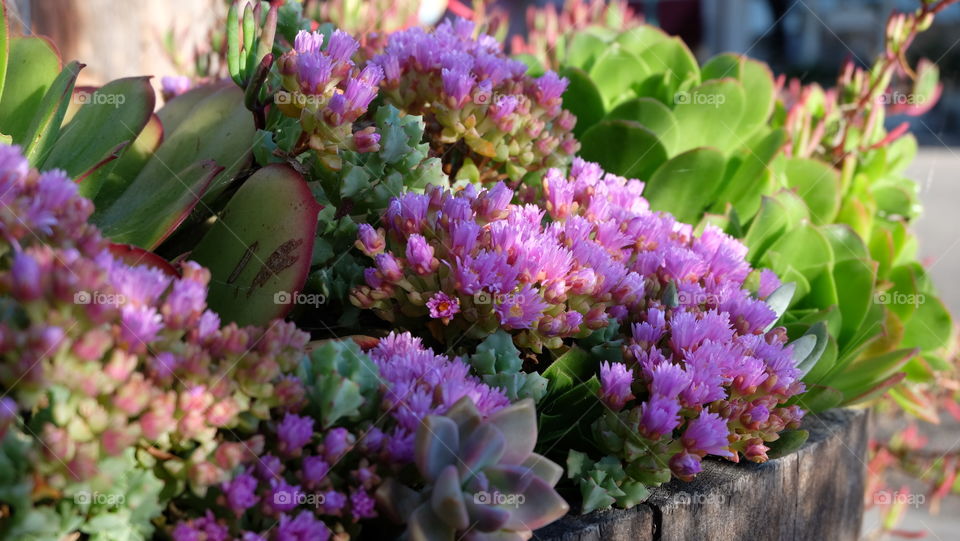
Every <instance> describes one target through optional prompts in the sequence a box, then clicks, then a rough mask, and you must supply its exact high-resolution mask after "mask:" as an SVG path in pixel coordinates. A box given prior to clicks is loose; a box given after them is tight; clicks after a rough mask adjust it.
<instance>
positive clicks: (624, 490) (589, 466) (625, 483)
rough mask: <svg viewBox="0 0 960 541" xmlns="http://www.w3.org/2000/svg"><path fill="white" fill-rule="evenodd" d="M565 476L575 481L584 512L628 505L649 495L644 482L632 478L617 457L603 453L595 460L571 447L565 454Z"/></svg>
mask: <svg viewBox="0 0 960 541" xmlns="http://www.w3.org/2000/svg"><path fill="white" fill-rule="evenodd" d="M567 477H568V478H570V479H573V480H575V481H576V482H577V484H578V487H579V489H580V496H581V498H582V499H583V503H582V506H583V508H582V510H581V512H583V513H589V512H591V511H596V510H598V509H609V508H610V507H612V506H613V505H614V504H616V505H617V507H621V508H624V509H629V508H631V507H633V506H635V505H637V504H639V503H643V502H644V501H645V500H646V499H647V498H648V497H649V496H650V491H649V490H647V487H646V485H645V483H643V482H641V481H637V480H635V479H633V478H632V477H631V476H630V475H629V474H628V473H627V472H626V471H625V470H624V469H623V464H622V463H621V462H620V459H619V458H617V457H614V456H605V457H603V458H601V459H600V460H598V461H596V462H594V461H593V460H590V457H588V456H587V455H586V454H584V453H581V452H579V451H575V450H573V449H571V450H570V454H569V455H568V456H567Z"/></svg>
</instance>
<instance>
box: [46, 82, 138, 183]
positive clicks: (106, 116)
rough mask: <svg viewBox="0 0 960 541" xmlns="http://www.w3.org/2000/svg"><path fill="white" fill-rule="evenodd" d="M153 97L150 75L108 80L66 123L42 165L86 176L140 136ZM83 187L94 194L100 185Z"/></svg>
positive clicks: (69, 174)
mask: <svg viewBox="0 0 960 541" xmlns="http://www.w3.org/2000/svg"><path fill="white" fill-rule="evenodd" d="M154 101H155V93H154V90H153V87H151V86H150V80H149V77H130V78H126V79H118V80H116V81H112V82H110V83H107V84H106V85H104V86H103V87H102V88H100V89H98V90H96V91H95V92H93V94H92V95H90V97H89V98H88V99H87V100H86V103H84V104H83V105H82V106H81V107H80V108H79V110H78V111H77V113H76V115H75V116H74V117H73V119H71V120H70V122H68V123H67V124H66V125H64V127H63V128H62V130H61V133H60V137H59V138H58V139H57V141H56V143H55V144H54V146H53V149H52V150H51V152H50V154H49V155H48V156H47V159H46V160H45V161H44V163H43V167H44V168H46V169H51V168H59V169H63V170H64V171H66V172H67V175H68V176H70V177H79V176H83V175H84V174H85V173H87V172H88V171H89V170H90V169H91V168H93V167H94V166H96V165H97V163H99V162H100V161H101V160H103V158H104V157H105V156H106V155H107V154H108V153H110V152H112V151H113V149H115V148H116V147H117V146H118V145H121V144H124V143H127V144H129V143H131V142H132V141H133V140H134V139H136V138H137V136H138V135H139V134H140V131H141V130H142V129H143V128H144V126H146V124H147V122H148V121H149V120H150V116H151V115H152V114H153V107H154ZM101 178H102V177H101ZM81 184H83V183H81ZM83 191H84V192H85V194H95V193H96V191H97V187H85V189H84V190H83Z"/></svg>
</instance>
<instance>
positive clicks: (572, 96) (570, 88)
mask: <svg viewBox="0 0 960 541" xmlns="http://www.w3.org/2000/svg"><path fill="white" fill-rule="evenodd" d="M560 75H561V76H563V77H566V78H567V79H568V80H569V81H570V84H569V85H567V90H566V91H565V92H564V93H563V108H564V109H566V110H568V111H570V112H571V113H573V115H574V116H575V117H577V125H576V126H574V128H573V135H574V136H576V137H577V138H580V137H581V136H582V135H583V134H584V132H586V131H587V129H588V128H590V127H591V126H593V125H594V124H596V123H597V122H600V120H601V119H602V118H603V115H604V114H605V113H606V109H605V108H604V104H603V96H601V95H600V90H599V89H598V88H597V85H596V84H595V83H594V82H593V80H592V79H591V78H590V76H589V75H587V72H585V71H583V70H582V69H580V68H577V67H573V66H568V67H565V68H563V69H562V70H560Z"/></svg>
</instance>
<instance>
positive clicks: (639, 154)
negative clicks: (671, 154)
mask: <svg viewBox="0 0 960 541" xmlns="http://www.w3.org/2000/svg"><path fill="white" fill-rule="evenodd" d="M581 145H582V146H581V151H580V155H581V156H583V159H585V160H587V161H591V162H597V163H599V164H600V165H602V166H603V168H604V170H606V171H609V172H611V173H614V174H617V175H620V176H624V177H627V178H639V179H641V180H644V179H648V178H650V175H652V174H653V172H654V171H656V170H657V168H658V167H660V164H662V163H663V162H665V161H667V151H666V149H664V148H663V144H661V143H660V139H659V138H658V137H657V135H656V134H655V133H653V132H652V131H650V130H648V129H647V128H645V127H643V126H641V125H640V124H638V123H636V122H633V121H630V120H604V121H602V122H600V123H599V124H597V125H595V126H593V127H592V128H590V129H589V130H587V132H586V133H584V134H583V139H582V140H581Z"/></svg>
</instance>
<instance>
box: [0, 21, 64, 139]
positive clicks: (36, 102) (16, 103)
mask: <svg viewBox="0 0 960 541" xmlns="http://www.w3.org/2000/svg"><path fill="white" fill-rule="evenodd" d="M9 47H10V49H9V50H10V54H9V56H8V57H7V71H6V77H5V82H4V85H3V95H2V97H0V133H3V134H4V135H9V136H11V137H12V138H13V142H14V143H15V144H18V145H22V144H24V142H25V138H26V135H27V129H28V128H29V127H30V122H31V121H32V120H33V116H34V114H35V112H36V110H37V108H38V107H39V106H40V101H41V100H42V99H43V96H44V94H45V93H46V92H47V89H48V88H50V85H51V84H53V80H54V79H56V78H57V74H58V73H60V67H61V63H60V55H59V54H58V53H57V50H56V48H55V47H54V46H53V44H52V43H50V41H49V40H47V39H46V38H41V37H33V36H31V37H20V38H11V39H10V44H9Z"/></svg>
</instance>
